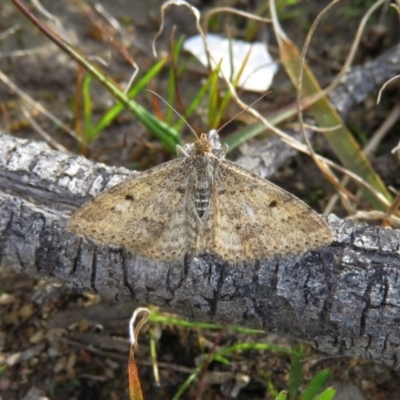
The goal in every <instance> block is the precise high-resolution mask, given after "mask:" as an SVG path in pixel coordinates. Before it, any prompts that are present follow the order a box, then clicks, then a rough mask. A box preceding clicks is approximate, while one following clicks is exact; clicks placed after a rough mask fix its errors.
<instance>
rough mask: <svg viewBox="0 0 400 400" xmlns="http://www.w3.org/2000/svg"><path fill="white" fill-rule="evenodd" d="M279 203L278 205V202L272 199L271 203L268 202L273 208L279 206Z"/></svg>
mask: <svg viewBox="0 0 400 400" xmlns="http://www.w3.org/2000/svg"><path fill="white" fill-rule="evenodd" d="M277 205H278V202H277V201H276V200H272V201H271V203H269V204H268V207H271V208H273V207H277Z"/></svg>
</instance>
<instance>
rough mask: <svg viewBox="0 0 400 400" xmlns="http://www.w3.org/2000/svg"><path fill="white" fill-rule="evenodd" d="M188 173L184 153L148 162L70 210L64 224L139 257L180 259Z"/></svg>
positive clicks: (184, 238) (183, 234) (184, 248)
mask: <svg viewBox="0 0 400 400" xmlns="http://www.w3.org/2000/svg"><path fill="white" fill-rule="evenodd" d="M188 176H189V171H188V170H187V168H185V161H184V159H176V160H173V161H170V162H167V163H164V164H162V165H160V166H158V167H155V168H152V169H150V170H148V171H146V172H143V173H141V174H139V175H138V176H136V177H134V178H133V179H131V180H128V181H126V182H122V183H120V184H118V185H116V186H114V187H113V188H111V189H109V190H107V191H105V192H103V193H101V194H99V195H98V196H96V197H95V198H93V199H92V200H90V201H88V202H87V203H86V204H84V205H83V206H82V207H80V208H79V209H78V210H77V211H76V212H75V213H74V214H73V215H72V217H71V218H70V220H69V223H68V227H69V228H70V229H71V230H73V231H75V232H76V233H78V234H81V235H84V236H88V237H91V238H93V239H95V240H97V241H99V242H101V243H105V244H114V245H122V246H125V247H126V248H127V249H128V250H131V251H133V252H135V253H136V254H139V255H142V256H144V257H148V258H151V259H156V260H157V259H160V260H165V261H173V260H181V259H183V257H184V254H185V252H186V235H185V226H186V221H185V191H186V182H187V179H188Z"/></svg>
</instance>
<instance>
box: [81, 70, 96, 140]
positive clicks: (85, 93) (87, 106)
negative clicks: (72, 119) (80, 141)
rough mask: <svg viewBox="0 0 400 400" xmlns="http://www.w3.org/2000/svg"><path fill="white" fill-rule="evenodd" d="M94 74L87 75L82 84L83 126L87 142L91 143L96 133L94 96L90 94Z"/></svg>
mask: <svg viewBox="0 0 400 400" xmlns="http://www.w3.org/2000/svg"><path fill="white" fill-rule="evenodd" d="M91 82H92V76H91V75H89V74H86V75H85V78H84V79H83V84H82V99H83V127H84V132H85V141H86V143H91V142H92V141H93V139H95V137H96V135H95V134H94V133H93V128H92V96H91V95H90V84H91Z"/></svg>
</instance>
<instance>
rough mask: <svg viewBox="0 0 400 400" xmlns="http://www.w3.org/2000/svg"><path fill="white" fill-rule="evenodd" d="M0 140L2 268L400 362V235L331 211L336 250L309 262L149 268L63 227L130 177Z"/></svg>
mask: <svg viewBox="0 0 400 400" xmlns="http://www.w3.org/2000/svg"><path fill="white" fill-rule="evenodd" d="M0 143H1V146H0V265H1V266H2V267H5V268H9V269H12V270H14V271H17V272H23V273H25V274H28V275H30V276H32V277H36V278H37V277H45V278H47V279H54V280H57V281H58V282H63V283H65V284H68V285H70V286H73V287H74V288H76V289H79V290H87V289H89V290H92V291H95V292H96V293H99V294H101V295H102V296H104V297H105V298H107V299H114V300H118V301H123V300H134V301H135V303H136V304H142V305H143V304H148V303H150V304H154V305H158V306H160V307H161V308H162V309H164V310H173V311H174V312H176V313H179V314H181V315H184V316H187V317H188V318H191V319H195V320H202V321H206V320H212V321H216V322H221V323H229V324H237V325H244V326H248V327H256V328H261V329H264V330H266V331H270V332H278V333H283V334H286V335H289V336H291V337H293V338H295V339H298V340H302V341H307V342H309V343H311V344H312V345H313V346H314V347H316V348H317V349H319V350H321V351H324V352H326V353H329V354H335V355H347V356H353V357H363V358H370V359H373V360H375V361H379V362H383V363H385V364H388V365H390V366H393V367H397V366H398V358H399V357H400V348H399V344H400V336H399V334H398V328H399V322H398V321H399V317H400V284H399V271H400V268H399V267H400V254H399V248H400V231H398V230H392V229H383V228H377V227H372V226H367V225H361V224H355V223H352V222H346V221H343V220H341V219H339V218H337V217H336V216H334V215H331V216H330V217H329V218H328V222H329V224H330V226H331V227H332V229H333V231H334V233H335V240H334V242H333V243H332V244H331V245H330V246H328V247H326V248H322V249H319V250H318V251H310V252H308V253H306V254H303V255H298V256H291V257H286V258H281V259H272V260H269V261H265V262H256V263H253V264H249V265H240V266H231V265H227V264H221V263H219V262H218V261H217V260H215V259H213V258H211V257H198V258H194V257H192V258H187V259H186V260H185V262H184V264H183V265H169V264H165V263H155V262H149V261H146V260H143V259H140V258H139V257H137V256H135V255H134V254H130V253H129V252H127V251H126V250H124V249H121V248H116V247H113V246H97V245H95V244H94V243H93V242H91V241H90V240H88V239H85V238H80V237H78V236H76V235H75V234H74V233H72V232H69V231H68V229H67V228H66V221H67V219H68V215H69V214H70V212H71V211H72V210H74V209H75V208H76V207H77V206H79V205H80V204H82V203H83V202H84V201H86V200H87V199H89V198H90V197H91V196H93V195H95V194H97V193H99V192H101V191H102V190H104V189H105V188H108V187H110V186H113V185H114V184H116V183H118V182H121V181H122V180H125V179H127V178H129V177H131V176H133V175H134V174H135V173H134V172H131V171H128V170H126V169H124V168H115V167H108V166H106V165H103V164H95V163H92V162H90V161H88V160H86V159H85V158H83V157H79V156H73V155H68V154H65V153H60V152H57V151H53V150H51V149H50V148H49V147H48V146H47V145H46V144H44V143H39V142H32V141H28V140H23V139H16V138H14V137H11V136H8V135H4V134H3V135H0Z"/></svg>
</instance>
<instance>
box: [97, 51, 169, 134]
mask: <svg viewBox="0 0 400 400" xmlns="http://www.w3.org/2000/svg"><path fill="white" fill-rule="evenodd" d="M165 62H166V60H165V59H162V60H160V61H158V62H157V63H156V64H154V65H153V66H152V67H151V68H150V70H149V71H147V72H146V74H145V75H144V76H143V77H142V78H141V79H140V80H138V82H137V83H136V84H135V85H134V86H132V88H131V89H130V90H129V92H128V94H127V96H128V97H129V98H130V99H133V98H134V97H135V96H136V95H137V94H138V93H140V92H141V91H142V90H143V89H145V88H146V86H147V85H148V83H149V82H150V81H151V80H152V79H153V78H154V77H155V76H156V75H158V74H159V72H160V71H161V69H162V68H163V66H164V65H165ZM125 109H126V107H125V105H123V104H122V103H116V104H115V105H113V106H112V107H111V108H110V109H109V110H107V112H106V113H104V115H103V116H102V117H101V118H100V119H99V121H98V122H97V123H96V125H95V126H94V127H93V129H92V131H93V135H94V136H97V135H98V134H99V133H100V132H102V131H103V130H104V129H106V128H107V127H108V126H109V125H110V124H111V123H112V122H113V121H114V120H115V118H116V117H117V116H118V115H119V114H120V113H121V112H122V111H124V110H125Z"/></svg>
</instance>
